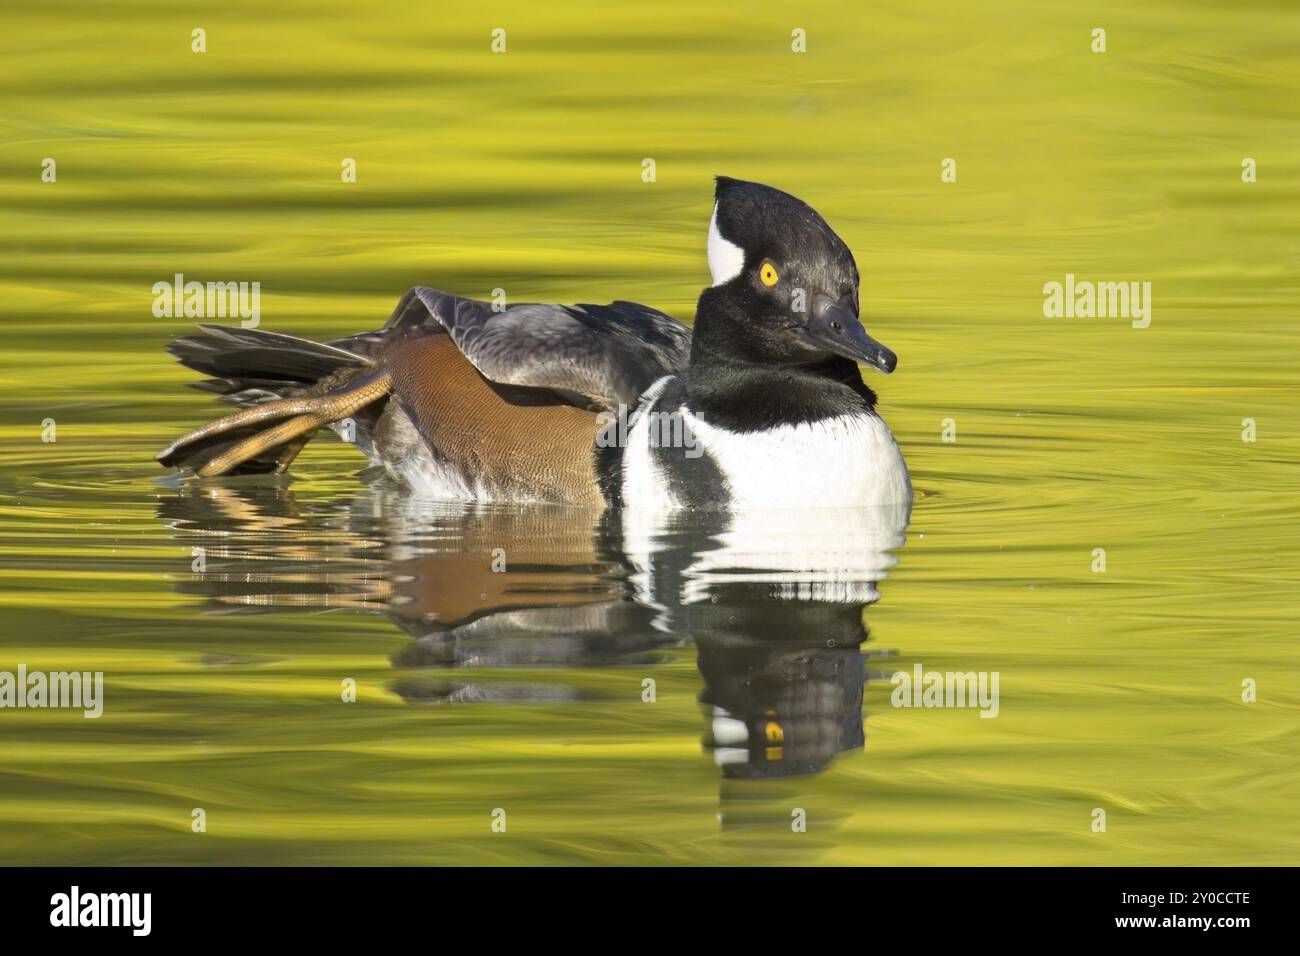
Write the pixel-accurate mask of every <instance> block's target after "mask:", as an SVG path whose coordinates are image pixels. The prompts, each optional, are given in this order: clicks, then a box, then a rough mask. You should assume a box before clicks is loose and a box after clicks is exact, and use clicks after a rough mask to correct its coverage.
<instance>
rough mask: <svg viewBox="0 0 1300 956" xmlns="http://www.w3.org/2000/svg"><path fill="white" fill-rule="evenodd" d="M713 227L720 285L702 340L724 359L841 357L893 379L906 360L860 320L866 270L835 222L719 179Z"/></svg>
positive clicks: (706, 301)
mask: <svg viewBox="0 0 1300 956" xmlns="http://www.w3.org/2000/svg"><path fill="white" fill-rule="evenodd" d="M714 199H715V201H714V205H713V218H712V219H711V220H710V221H709V271H710V272H711V273H712V275H713V285H712V286H711V287H709V288H708V289H705V290H704V293H703V294H702V295H701V296H700V301H699V309H698V312H697V317H696V327H695V335H696V337H697V339H698V340H699V341H700V345H701V346H702V347H703V348H704V349H707V350H708V351H709V352H712V353H715V354H717V353H722V354H723V356H724V357H727V358H734V359H739V360H742V361H746V362H755V363H763V364H772V365H800V364H810V363H814V362H820V361H826V360H827V359H830V358H831V357H832V356H839V357H840V358H845V359H849V360H851V361H854V362H862V363H863V364H865V365H870V366H871V367H873V368H876V369H879V370H880V371H882V372H885V373H886V374H888V373H889V372H892V371H893V370H894V366H895V365H897V364H898V358H897V357H896V356H895V355H894V353H893V352H892V351H890V350H889V349H888V348H886V347H885V346H883V345H881V344H880V343H879V342H877V341H876V340H875V339H873V338H872V337H871V336H869V335H868V334H867V330H866V329H865V328H863V326H862V321H861V320H860V319H859V317H858V267H857V264H856V263H855V262H854V261H853V253H851V252H849V248H848V246H846V245H845V244H844V241H843V240H842V239H840V237H839V236H837V235H836V234H835V231H834V230H833V229H831V227H830V226H828V225H827V224H826V220H824V219H822V217H821V216H819V215H818V214H817V211H816V210H815V209H813V208H812V207H811V206H809V205H808V204H807V203H805V202H803V200H800V199H796V198H795V197H794V196H791V195H790V194H789V193H784V192H781V190H779V189H773V188H772V187H771V186H764V185H762V184H760V183H750V182H745V181H743V180H739V179H729V178H727V177H726V176H719V177H718V180H717V190H716V193H715V197H714Z"/></svg>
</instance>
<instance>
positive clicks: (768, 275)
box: [758, 262, 781, 286]
mask: <svg viewBox="0 0 1300 956" xmlns="http://www.w3.org/2000/svg"><path fill="white" fill-rule="evenodd" d="M758 277H759V278H760V279H762V280H763V285H768V286H771V285H776V280H777V279H779V278H781V277H780V276H779V275H777V274H776V266H774V265H772V263H770V262H764V263H763V267H762V268H761V269H759V270H758Z"/></svg>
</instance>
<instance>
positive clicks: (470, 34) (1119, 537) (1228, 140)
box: [0, 2, 1300, 864]
mask: <svg viewBox="0 0 1300 956" xmlns="http://www.w3.org/2000/svg"><path fill="white" fill-rule="evenodd" d="M557 8H558V9H557ZM3 20H4V25H5V29H4V30H0V53H2V54H3V55H0V95H2V96H3V103H4V109H3V111H0V191H2V193H0V194H2V196H3V201H2V202H0V226H2V228H0V246H2V247H3V249H4V252H5V255H4V257H3V260H0V292H3V295H2V296H0V349H2V350H3V353H4V355H5V361H4V363H3V364H2V365H0V516H2V524H0V576H2V578H3V587H2V588H0V607H2V608H3V620H2V621H0V671H13V670H15V669H16V668H17V666H18V665H19V664H25V665H26V666H27V667H28V668H29V669H30V670H60V669H76V670H92V671H94V670H101V671H103V672H104V674H105V682H106V703H105V712H104V716H103V717H102V718H100V719H99V720H85V719H82V717H81V716H80V714H79V713H77V712H70V711H60V710H39V711H33V710H23V711H14V710H3V711H0V853H2V854H3V858H4V860H5V862H8V863H42V862H45V863H70V862H83V863H191V864H205V863H254V864H256V863H294V862H297V863H465V862H474V863H492V862H511V863H540V862H551V863H648V864H656V863H681V862H688V863H696V862H705V863H768V862H790V863H858V864H898V863H904V864H906V863H994V864H1001V863H1008V864H1011V863H1081V864H1126V863H1138V864H1144V863H1193V862H1196V863H1230V864H1245V863H1294V862H1296V861H1297V855H1298V854H1297V851H1298V849H1300V824H1298V823H1297V815H1296V812H1295V793H1296V786H1297V783H1298V782H1300V773H1298V764H1297V756H1296V755H1297V749H1298V748H1297V741H1298V731H1300V691H1298V690H1297V682H1296V671H1297V665H1298V664H1300V653H1297V646H1296V644H1297V620H1298V619H1300V597H1298V595H1300V535H1298V534H1297V529H1296V491H1297V460H1298V458H1300V437H1298V432H1297V423H1298V422H1300V391H1298V386H1300V375H1298V374H1297V371H1296V355H1297V348H1298V347H1300V332H1298V331H1297V322H1296V319H1297V316H1296V302H1297V296H1298V294H1300V280H1298V279H1297V275H1298V274H1300V244H1298V243H1297V228H1296V223H1297V221H1298V220H1300V215H1298V214H1300V201H1298V200H1300V188H1298V187H1297V185H1296V183H1297V181H1298V180H1297V176H1300V159H1298V157H1300V116H1298V115H1297V114H1298V113H1300V105H1298V104H1300V63H1298V62H1297V57H1296V54H1295V42H1294V41H1295V37H1296V35H1297V28H1300V14H1297V12H1296V11H1295V10H1294V9H1293V8H1291V7H1290V6H1289V5H1287V4H1275V5H1271V6H1270V5H1264V6H1260V5H1254V6H1250V7H1242V6H1240V5H1231V6H1229V5H1226V4H1210V3H1206V4H1198V5H1190V6H1189V5H1187V4H1175V3H1172V2H1161V3H1155V4H1146V5H1143V8H1142V10H1141V11H1137V10H1133V9H1129V8H1128V6H1127V5H1119V4H1114V5H1101V6H1100V7H1099V8H1097V9H1095V10H1090V11H1087V12H1084V11H1074V10H1066V11H1051V10H1048V9H1045V8H1044V6H1043V5H1040V4H1035V3H1030V2H1023V3H1019V2H1013V3H1001V4H993V5H980V9H978V10H975V9H966V5H958V4H940V5H929V6H928V7H927V5H922V6H919V7H918V5H917V4H915V3H907V4H902V3H900V4H896V5H886V6H883V7H878V8H876V9H872V10H870V11H865V10H861V9H859V5H856V4H849V3H839V4H824V5H819V6H818V8H817V9H816V10H814V11H809V10H807V9H806V8H805V7H804V5H796V4H780V3H774V4H765V5H763V7H762V9H761V10H760V9H753V10H745V9H740V8H737V9H735V10H728V11H719V12H716V13H711V14H703V15H702V14H700V13H699V12H698V10H697V9H696V5H695V4H686V3H680V4H677V3H672V4H651V5H641V6H638V7H635V8H632V9H628V10H619V11H618V12H617V14H615V13H614V12H613V11H612V10H601V11H600V12H594V13H593V12H584V11H581V10H579V9H578V8H577V5H565V4H558V5H557V4H548V5H544V6H541V7H539V6H537V5H535V4H505V5H494V6H493V9H492V10H491V11H490V12H489V11H486V10H484V11H482V12H480V11H478V10H469V9H467V8H464V7H449V8H448V9H445V10H444V9H435V8H432V7H430V6H428V5H426V4H416V3H411V4H351V3H339V2H325V3H322V2H313V3H310V4H308V3H279V4H276V5H275V9H274V10H273V11H267V10H263V9H261V8H260V7H259V5H256V4H252V3H229V4H222V5H221V8H220V9H219V10H218V9H213V10H211V11H203V12H196V11H193V10H188V9H186V10H182V9H180V8H176V7H173V6H170V5H163V4H148V3H136V4H127V5H122V4H114V5H111V6H110V5H86V4H70V3H46V4H41V5H39V6H37V5H28V6H26V7H23V8H21V9H18V8H13V9H6V10H5V12H4V14H3ZM197 26H201V27H203V28H205V29H206V30H207V52H206V53H203V54H195V53H192V52H190V42H191V41H190V31H191V30H192V29H193V28H194V27H197ZM498 26H501V27H504V28H506V29H507V34H508V47H507V52H506V53H505V54H495V55H494V54H492V53H491V52H490V50H489V44H490V31H491V30H492V29H493V28H494V27H498ZM1096 26H1104V27H1106V28H1107V30H1108V51H1107V52H1106V53H1104V54H1095V53H1092V52H1090V50H1089V43H1090V36H1089V32H1090V30H1091V29H1092V28H1093V27H1096ZM795 27H800V28H803V29H805V30H806V31H807V37H808V52H807V53H806V54H802V55H799V54H794V53H791V52H790V47H789V44H790V31H791V29H793V28H795ZM45 157H50V158H53V159H55V160H56V163H57V181H56V182H54V183H44V182H42V181H41V176H40V173H41V163H42V160H43V159H44V158H45ZM349 157H350V158H353V159H355V160H356V162H357V169H358V178H357V182H355V183H351V184H344V183H342V182H341V181H340V164H341V161H342V160H343V159H344V158H349ZM945 157H953V158H955V159H956V161H957V173H958V175H957V181H956V182H954V183H943V182H941V181H940V161H941V160H942V159H943V158H945ZM1245 157H1251V158H1253V159H1254V160H1256V162H1257V164H1258V181H1257V182H1255V183H1250V184H1247V183H1243V182H1242V179H1241V163H1242V160H1243V158H1245ZM644 158H652V159H654V160H655V162H656V171H657V177H656V181H655V182H654V183H645V182H643V181H642V179H641V169H642V160H643V159H644ZM715 173H726V174H729V175H735V176H741V177H747V178H754V179H759V180H763V181H767V182H771V183H773V184H774V185H778V186H782V187H784V188H787V189H789V190H791V191H794V192H796V193H797V194H799V195H801V196H803V197H804V198H806V199H808V200H809V201H810V202H811V203H813V204H814V205H815V206H817V207H818V208H819V210H820V211H821V212H822V213H823V214H824V215H825V216H826V217H827V218H828V220H830V221H831V222H832V224H834V225H835V226H836V227H837V229H838V230H839V231H840V232H841V234H842V235H843V236H844V237H845V239H846V240H847V241H848V242H849V244H850V246H851V247H852V248H853V249H854V250H855V252H856V254H857V257H858V262H859V266H860V268H861V271H862V273H863V277H864V287H863V293H862V300H863V309H864V315H865V317H866V318H867V324H868V327H869V328H870V329H871V331H872V332H873V334H875V335H876V336H877V337H878V338H880V339H881V340H882V341H883V342H885V343H886V344H888V345H889V346H890V347H892V348H893V349H894V350H895V351H897V352H898V354H899V357H900V368H899V371H898V372H897V373H896V374H895V375H894V376H892V377H891V378H889V379H882V378H880V377H878V376H874V375H873V376H872V377H871V379H870V381H871V383H872V384H873V385H874V386H876V387H877V388H878V390H879V391H880V393H881V398H882V411H883V413H884V414H885V416H886V418H887V419H888V420H889V422H890V423H891V425H892V426H893V428H894V430H895V432H896V433H897V435H898V436H899V439H900V441H901V442H902V445H903V448H904V452H905V454H906V456H907V458H908V461H909V464H910V466H911V468H912V472H913V475H914V478H915V481H916V483H917V486H918V491H919V497H918V501H917V503H916V506H915V508H914V510H913V513H912V515H911V519H910V524H909V523H907V522H906V520H905V516H902V515H899V514H892V513H873V512H850V513H825V512H816V511H813V512H807V513H773V514H767V515H758V516H743V517H741V518H738V519H735V520H725V521H724V520H719V519H716V518H710V517H708V516H694V517H683V518H680V519H677V520H674V521H659V520H653V519H642V518H637V519H630V518H626V517H625V516H617V515H601V514H597V513H591V512H585V511H573V510H569V509H564V508H545V507H527V508H525V507H482V508H463V507H453V506H447V505H437V504H432V503H427V502H425V503H419V502H411V501H409V500H407V499H405V498H403V496H402V495H400V494H399V493H396V492H395V491H394V490H393V489H391V488H388V487H385V486H384V485H383V484H381V483H377V482H375V481H371V480H368V479H367V478H366V477H364V476H361V477H358V475H357V472H358V470H359V468H360V466H361V462H360V459H359V458H358V457H357V456H356V454H355V453H354V452H353V451H352V449H350V448H348V447H346V446H344V445H342V444H340V443H339V442H337V441H335V440H334V439H333V438H323V439H321V440H319V441H317V442H315V443H314V444H313V445H312V446H311V447H309V448H308V450H307V451H306V452H305V453H304V454H303V455H302V457H301V458H300V459H299V460H298V463H297V465H296V466H295V469H294V478H293V480H289V481H284V482H281V483H269V482H265V481H263V482H260V483H259V482H248V481H227V482H215V483H213V482H209V483H203V484H186V483H176V482H175V481H171V480H168V479H167V478H166V476H165V475H164V474H163V473H162V472H161V470H160V469H158V468H157V467H156V466H155V465H154V464H153V462H152V455H153V453H154V452H155V451H156V450H157V449H158V448H159V447H161V446H162V445H163V444H165V443H166V442H167V441H168V440H170V439H171V438H172V437H174V436H175V435H176V434H178V433H179V432H180V431H182V430H184V429H187V428H189V427H192V426H193V425H194V424H197V423H198V422H200V421H202V420H205V419H206V418H208V417H210V416H211V415H212V414H213V413H214V406H213V404H212V403H211V402H209V401H208V399H207V398H206V397H204V396H203V395H201V394H200V393H197V392H193V391H191V390H188V389H186V388H184V387H183V385H184V383H185V382H187V381H190V380H191V379H192V376H190V375H189V374H188V373H186V372H185V371H184V370H183V369H181V368H179V367H178V366H177V365H176V364H175V363H174V362H173V361H172V360H171V359H170V357H168V356H167V355H166V354H165V353H164V352H163V351H162V346H163V345H164V344H165V343H166V342H167V341H168V340H169V339H170V338H171V337H172V336H174V335H176V334H178V333H179V332H181V331H182V330H183V329H184V328H186V327H187V326H188V324H189V323H190V321H191V320H186V319H166V318H162V319H159V318H154V317H153V315H152V314H151V305H152V300H153V297H152V294H151V291H150V290H151V286H152V285H153V283H155V282H157V281H160V280H162V281H165V280H168V279H169V278H170V277H171V276H172V275H174V274H175V273H178V272H180V273H184V274H185V275H186V277H187V278H192V279H199V280H201V281H207V280H223V281H224V280H229V281H239V280H244V281H259V282H260V283H261V287H262V303H261V304H262V327H263V328H268V329H272V330H278V331H286V332H290V333H296V334H303V335H310V336H315V337H321V338H325V337H330V336H339V335H343V334H347V333H350V332H354V331H357V330H359V329H362V328H370V327H374V326H377V325H378V324H380V323H381V322H382V321H383V319H384V318H385V317H386V316H387V314H388V311H389V310H390V309H391V307H392V305H393V304H394V303H395V301H396V300H397V298H398V297H399V295H400V294H401V292H402V291H403V290H404V289H405V288H407V287H408V286H411V285H414V284H418V283H424V284H430V285H435V286H440V287H443V288H447V289H452V290H455V291H458V292H460V293H462V294H467V295H477V296H484V297H486V296H487V295H489V294H490V291H491V290H492V289H493V288H496V287H502V288H505V289H506V290H507V293H508V295H509V296H511V297H512V298H513V299H516V300H522V299H540V300H551V301H555V300H559V301H608V300H609V299H612V298H632V299H639V300H642V301H646V302H649V303H651V304H654V305H656V306H658V307H660V308H664V309H666V310H668V311H670V312H672V313H673V314H675V315H677V316H679V317H681V318H682V319H683V320H686V321H689V320H690V318H691V311H692V307H693V303H694V299H695V296H696V295H697V294H698V291H699V289H700V287H701V286H702V285H703V284H704V282H705V281H706V277H707V272H706V269H705V264H704V257H703V244H704V229H705V224H706V223H707V219H708V211H709V208H710V195H709V190H710V181H709V180H710V177H711V176H712V175H713V174H715ZM1066 273H1073V274H1075V275H1077V276H1078V277H1079V279H1081V280H1084V279H1088V280H1094V281H1105V280H1112V281H1129V280H1131V281H1148V282H1151V283H1152V289H1153V292H1152V313H1151V318H1152V321H1151V324H1150V326H1149V327H1148V328H1144V329H1137V328H1133V327H1132V325H1131V324H1130V323H1129V322H1128V321H1127V320H1125V319H1091V320H1088V319H1049V318H1045V317H1044V315H1043V308H1042V307H1043V293H1042V288H1043V285H1044V283H1046V282H1051V281H1063V280H1064V277H1065V274H1066ZM868 374H869V375H871V373H868ZM46 419H53V420H54V423H55V429H56V433H55V437H56V438H57V440H56V441H54V442H48V441H42V437H43V434H46V436H47V437H48V433H47V430H46V429H45V428H44V427H43V424H42V423H43V422H44V421H45V420H46ZM1243 419H1251V420H1253V422H1254V427H1255V429H1256V434H1255V438H1256V440H1255V441H1253V442H1248V441H1243V440H1242V433H1243V427H1244V426H1243ZM946 420H950V421H946ZM945 428H946V429H947V431H948V437H949V438H952V437H954V433H955V438H956V440H955V441H945V440H944V431H945ZM1098 548H1100V549H1104V552H1105V571H1104V572H1098V571H1095V570H1094V567H1097V561H1098V558H1097V557H1096V555H1095V549H1098ZM501 561H504V566H505V570H504V571H495V570H493V565H494V563H495V564H496V565H497V566H498V567H499V566H500V564H501ZM196 567H198V568H201V570H196ZM918 663H919V664H920V665H922V667H923V668H924V669H925V670H936V671H961V672H966V671H974V672H997V673H998V674H999V675H1000V705H999V710H998V715H997V717H996V718H995V719H982V718H981V717H980V716H979V711H978V710H974V709H955V708H954V709H946V708H943V709H902V708H896V707H894V706H891V699H890V695H891V691H892V687H891V683H890V679H889V678H890V675H891V674H892V673H893V672H895V671H898V670H907V671H910V670H911V668H912V667H913V666H914V665H916V664H918ZM347 679H351V680H353V681H355V682H356V694H357V700H356V701H355V702H354V703H345V702H343V701H342V700H341V699H340V698H341V688H342V686H343V683H342V682H343V681H345V680H347ZM1248 679H1249V680H1253V681H1254V682H1255V685H1256V686H1257V688H1258V690H1257V694H1258V697H1257V700H1256V701H1255V702H1253V703H1247V702H1244V701H1243V699H1242V693H1243V681H1246V680H1248ZM647 681H653V685H652V686H653V697H654V700H653V702H647V701H646V700H645V699H643V697H645V696H649V694H648V691H647V690H646V687H647V686H649V685H647V684H646V682H647ZM741 738H745V739H743V740H742V739H741ZM194 808H203V809H204V810H205V811H206V814H207V832H205V833H194V832H192V831H191V812H192V810H193V809H194ZM497 808H501V809H503V810H505V811H506V816H507V821H508V822H507V829H506V832H505V833H494V832H492V829H491V824H492V819H493V818H492V813H493V811H494V810H495V809H497ZM1095 808H1101V809H1103V810H1105V811H1106V814H1107V818H1106V822H1107V828H1106V832H1104V833H1097V832H1093V829H1092V823H1093V811H1094V809H1095ZM798 810H802V811H803V813H804V815H805V816H806V821H807V827H806V832H801V833H796V832H792V828H791V824H792V819H793V818H792V813H795V812H796V811H798Z"/></svg>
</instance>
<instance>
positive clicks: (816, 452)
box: [623, 383, 912, 508]
mask: <svg viewBox="0 0 1300 956" xmlns="http://www.w3.org/2000/svg"><path fill="white" fill-rule="evenodd" d="M657 386H658V387H653V388H652V389H651V392H653V393H655V394H654V395H651V394H649V393H648V394H647V398H649V399H651V400H653V398H654V397H657V393H658V392H659V391H660V389H661V385H659V383H657ZM658 411H660V412H663V411H665V410H664V409H658ZM676 414H678V415H680V416H681V417H682V420H683V423H684V425H685V429H684V432H683V433H684V434H686V435H687V436H688V441H693V442H694V443H695V448H698V450H699V451H700V452H701V453H702V454H706V455H708V456H709V458H710V459H711V460H712V461H713V463H714V464H715V465H716V466H717V467H718V469H719V470H720V471H721V473H722V475H723V477H724V478H725V479H726V482H727V486H728V490H729V493H730V496H729V497H730V503H731V504H732V505H735V506H739V507H749V506H752V507H760V508H836V507H859V506H865V505H898V504H906V505H910V504H911V501H912V482H911V479H910V477H909V476H908V473H907V465H906V463H905V462H904V461H903V453H902V451H901V450H900V449H899V447H898V442H897V441H895V440H894V436H893V434H892V433H891V432H890V430H889V426H887V425H886V424H885V422H884V420H883V419H881V418H880V416H879V415H876V414H875V413H874V412H862V413H859V414H855V415H852V416H845V417H842V418H831V419H825V420H823V421H820V422H811V423H805V424H800V425H783V426H780V427H778V428H773V429H768V430H766V431H756V432H733V431H729V430H727V429H725V428H720V427H717V426H714V425H710V424H709V423H708V422H706V421H703V420H702V419H700V418H698V417H696V416H695V415H693V414H692V413H691V412H689V411H688V410H686V409H685V408H684V407H682V408H679V409H677V410H676ZM649 433H650V428H649V427H648V425H647V423H646V420H645V419H643V420H641V421H639V422H638V423H637V424H636V425H635V426H634V427H633V428H632V430H631V433H630V435H629V436H628V445H627V449H626V452H625V457H624V463H623V473H624V484H623V501H624V503H625V504H627V505H632V506H641V505H649V506H654V507H665V506H666V507H673V506H675V505H678V504H680V502H679V501H677V500H674V499H675V498H676V497H677V496H676V495H675V494H674V493H673V488H672V482H671V481H670V480H669V478H668V476H667V475H665V474H664V473H663V472H662V470H661V469H660V467H659V465H658V463H657V461H656V457H655V454H654V449H653V448H652V447H650V437H649ZM688 447H689V446H688ZM694 450H695V449H694V448H693V449H692V452H693V453H694Z"/></svg>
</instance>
